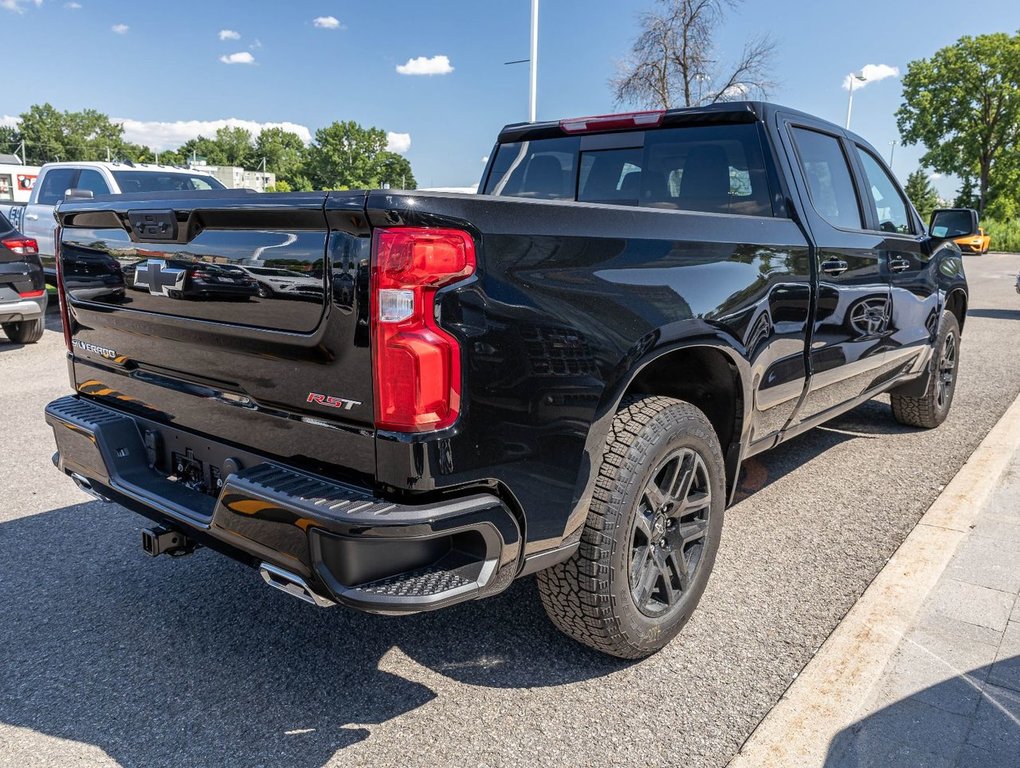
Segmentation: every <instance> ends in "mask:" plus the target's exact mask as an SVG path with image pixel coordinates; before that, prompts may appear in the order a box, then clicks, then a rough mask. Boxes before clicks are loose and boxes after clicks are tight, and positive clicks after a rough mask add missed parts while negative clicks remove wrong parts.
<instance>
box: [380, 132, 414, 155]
mask: <svg viewBox="0 0 1020 768" xmlns="http://www.w3.org/2000/svg"><path fill="white" fill-rule="evenodd" d="M410 148H411V134H409V133H395V132H394V131H387V132H386V151H387V152H396V153H397V154H398V155H403V154H405V153H406V152H407V150H409V149H410Z"/></svg>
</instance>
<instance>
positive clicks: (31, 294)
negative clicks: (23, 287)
mask: <svg viewBox="0 0 1020 768" xmlns="http://www.w3.org/2000/svg"><path fill="white" fill-rule="evenodd" d="M44 293H46V289H45V288H40V289H39V290H38V291H24V292H21V291H19V292H18V295H19V296H20V297H21V298H23V299H40V298H42V295H43V294H44Z"/></svg>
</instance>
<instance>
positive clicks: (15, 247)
mask: <svg viewBox="0 0 1020 768" xmlns="http://www.w3.org/2000/svg"><path fill="white" fill-rule="evenodd" d="M0 243H3V244H4V247H5V248H7V250H9V251H13V252H14V253H16V254H18V255H19V256H38V255H39V243H37V242H36V241H35V240H34V239H32V238H31V237H11V238H8V239H7V240H0Z"/></svg>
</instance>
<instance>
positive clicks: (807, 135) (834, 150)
mask: <svg viewBox="0 0 1020 768" xmlns="http://www.w3.org/2000/svg"><path fill="white" fill-rule="evenodd" d="M792 133H793V139H794V144H796V146H797V156H798V158H799V160H800V167H801V170H802V171H803V173H804V178H805V179H806V180H807V185H808V193H809V194H810V195H811V203H812V205H814V208H815V210H816V211H818V213H819V215H821V217H822V218H823V219H825V220H826V221H827V222H829V223H830V224H832V225H833V226H836V227H843V228H845V229H860V228H861V227H862V226H863V223H862V219H861V209H860V206H859V205H858V204H857V195H856V194H855V192H854V183H853V178H852V176H851V175H850V168H849V166H848V165H847V162H846V156H845V155H844V154H843V148H842V147H841V146H840V143H839V139H837V138H836V137H835V136H830V135H829V134H827V133H819V132H818V131H812V130H809V129H807V128H793V129H792Z"/></svg>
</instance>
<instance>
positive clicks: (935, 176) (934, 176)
mask: <svg viewBox="0 0 1020 768" xmlns="http://www.w3.org/2000/svg"><path fill="white" fill-rule="evenodd" d="M0 125H3V121H2V120H0ZM928 178H929V179H931V180H932V181H938V180H939V179H944V178H945V174H944V173H938V172H937V171H932V172H931V173H929V174H928Z"/></svg>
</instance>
